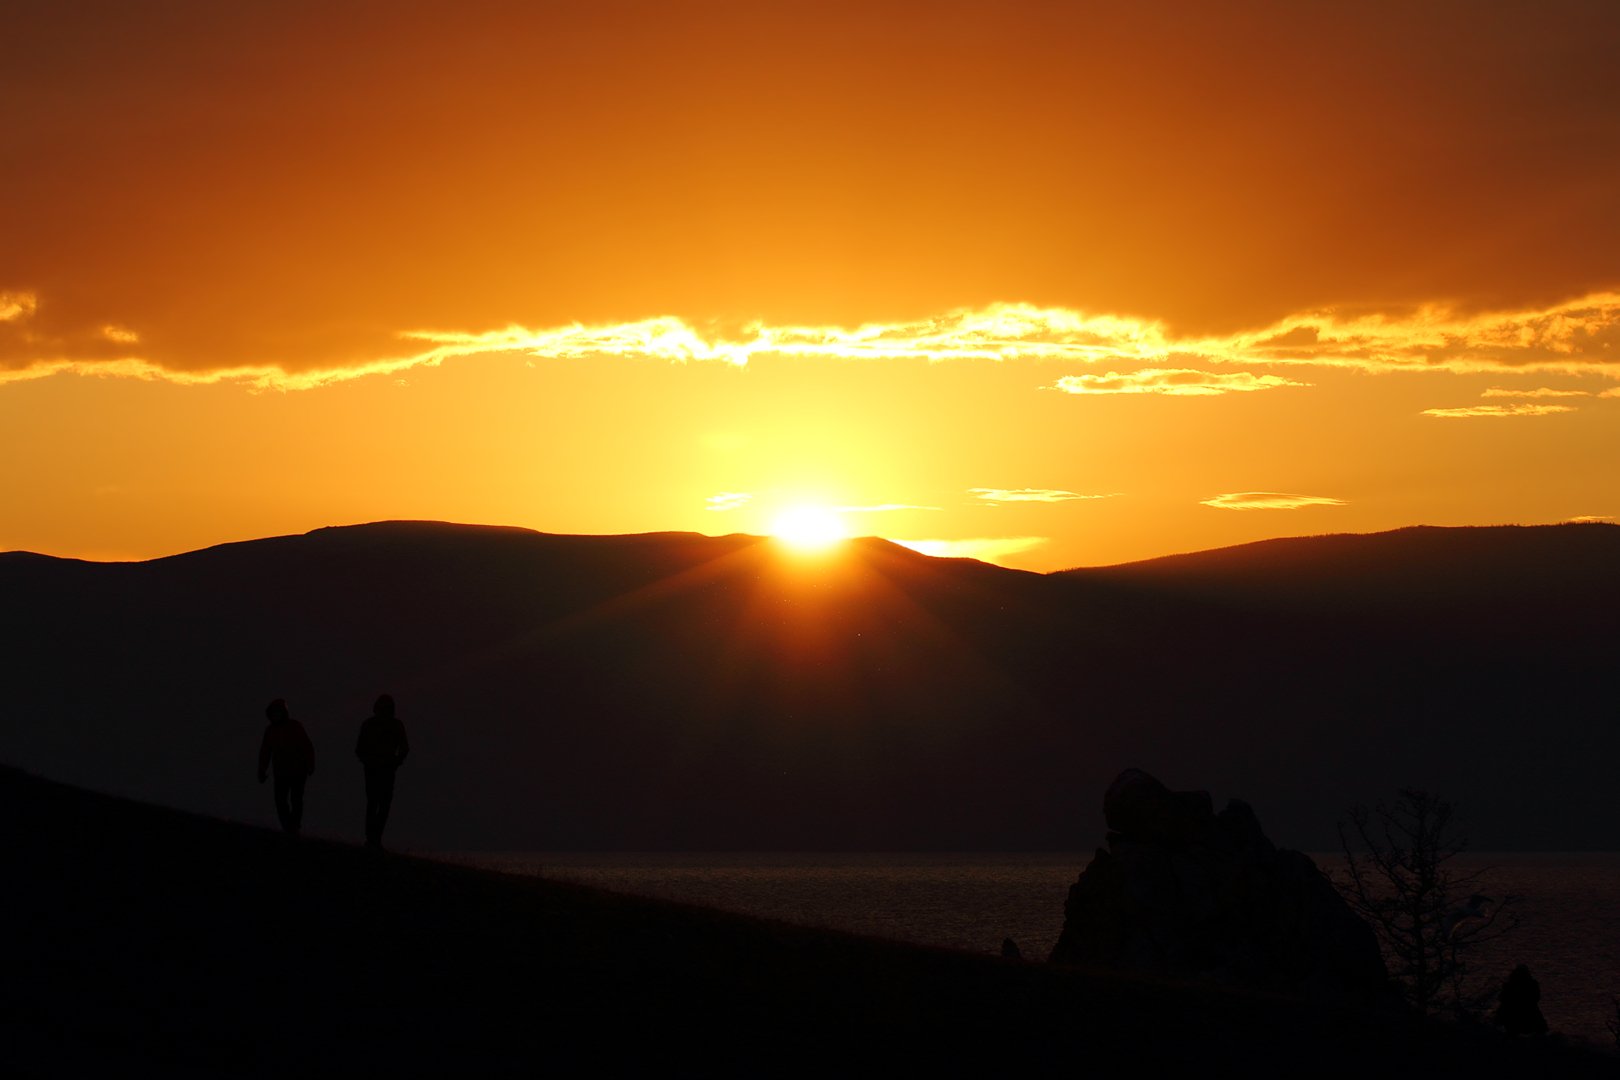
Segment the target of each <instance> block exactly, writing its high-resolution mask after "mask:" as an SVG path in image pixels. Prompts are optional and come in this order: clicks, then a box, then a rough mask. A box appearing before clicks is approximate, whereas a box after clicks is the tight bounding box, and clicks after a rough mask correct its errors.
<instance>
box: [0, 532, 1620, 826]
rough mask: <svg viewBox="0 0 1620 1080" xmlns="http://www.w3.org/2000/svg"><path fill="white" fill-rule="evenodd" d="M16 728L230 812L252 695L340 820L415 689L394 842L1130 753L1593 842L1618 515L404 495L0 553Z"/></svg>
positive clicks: (54, 766)
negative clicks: (1459, 524)
mask: <svg viewBox="0 0 1620 1080" xmlns="http://www.w3.org/2000/svg"><path fill="white" fill-rule="evenodd" d="M0 596H3V597H4V600H5V602H4V610H3V613H0V651H3V655H5V656H6V658H7V667H6V673H7V677H6V683H7V689H6V693H5V694H4V695H3V702H0V710H3V711H0V760H3V761H6V762H9V763H12V764H15V765H19V766H23V767H26V768H29V769H32V770H35V771H38V772H40V773H42V774H45V775H48V776H52V777H57V778H60V779H64V780H68V781H71V782H74V783H78V784H83V785H86V786H90V787H94V788H99V789H103V790H108V791H114V792H118V793H123V794H129V795H135V796H139V797H143V798H147V799H151V800H154V801H159V802H163V803H167V804H170V805H175V806H181V807H186V808H190V809H196V810H201V811H205V812H209V813H213V814H218V815H222V816H226V817H232V818H238V819H246V820H257V821H264V820H269V819H270V806H269V803H270V799H269V795H268V792H267V791H265V790H264V789H261V788H259V787H258V786H257V785H255V784H254V783H253V778H252V769H253V759H254V755H255V752H256V750H257V745H258V739H259V735H260V732H261V730H262V727H263V712H262V710H263V707H264V704H265V702H267V701H268V700H270V699H271V698H274V697H284V698H286V699H287V701H288V703H289V705H290V706H291V709H292V712H293V715H294V716H296V717H298V718H299V719H301V720H302V721H303V723H304V724H305V725H306V727H307V728H308V729H309V731H310V734H311V736H312V738H313V739H314V742H315V744H316V747H317V772H316V774H315V776H314V778H313V779H312V780H311V783H310V788H309V809H308V812H307V817H306V827H307V828H309V829H311V830H313V831H315V832H320V833H327V834H331V835H345V836H346V835H352V834H353V833H355V832H357V831H358V828H359V818H360V812H361V809H362V801H361V795H360V780H359V775H358V773H359V769H358V766H357V764H356V763H355V762H354V759H353V757H352V747H353V739H354V737H355V733H356V731H357V729H358V725H359V722H360V720H361V719H363V718H364V717H365V715H366V714H367V711H368V709H369V705H370V702H371V700H372V698H373V697H374V696H375V695H376V694H377V693H378V692H381V691H384V690H386V691H388V692H390V693H392V694H393V695H394V696H395V698H396V699H397V700H398V701H399V705H400V714H401V716H402V718H403V719H404V721H405V723H406V725H407V728H408V730H409V731H410V734H411V739H412V744H413V755H412V758H411V760H410V761H409V762H408V763H407V764H406V766H405V767H404V770H403V772H402V773H401V777H400V783H399V795H398V797H397V799H396V804H395V817H394V819H393V821H392V823H391V825H390V835H389V839H390V841H391V843H393V844H396V845H399V846H405V847H412V848H421V849H428V848H432V849H474V848H477V849H484V850H495V849H530V850H545V849H567V848H574V849H613V848H618V849H658V848H667V849H718V848H730V849H794V848H800V849H839V848H842V849H864V850H884V849H918V848H949V849H958V850H973V849H1008V848H1015V849H1042V848H1045V849H1073V848H1084V847H1089V846H1091V845H1092V844H1094V843H1095V842H1097V841H1098V840H1100V837H1099V836H1097V835H1095V834H1094V833H1093V832H1091V831H1089V830H1090V829H1092V828H1094V827H1093V826H1090V825H1081V824H1079V823H1088V822H1090V821H1092V820H1093V819H1094V817H1095V815H1094V813H1092V812H1091V809H1090V808H1091V805H1092V803H1093V802H1094V800H1095V798H1096V793H1097V792H1099V791H1101V790H1102V789H1103V787H1104V786H1106V783H1107V781H1108V779H1109V778H1111V777H1112V776H1113V775H1115V774H1116V773H1117V772H1118V771H1119V770H1120V768H1122V767H1124V766H1127V765H1136V766H1140V767H1143V768H1146V769H1149V770H1151V771H1152V772H1154V773H1155V774H1156V775H1159V776H1161V777H1163V778H1165V779H1166V781H1167V782H1169V783H1171V784H1173V785H1174V786H1178V787H1208V788H1211V789H1212V790H1214V791H1215V792H1216V794H1217V796H1223V795H1227V794H1239V795H1242V796H1243V797H1245V798H1249V799H1251V800H1253V801H1255V802H1257V803H1263V804H1264V805H1266V806H1268V807H1270V808H1274V809H1272V810H1271V811H1270V813H1269V814H1268V822H1267V824H1268V829H1269V830H1270V831H1271V832H1272V833H1273V834H1274V835H1275V836H1276V837H1277V838H1278V840H1279V841H1280V842H1282V843H1285V844H1288V845H1290V846H1298V847H1306V848H1318V849H1320V848H1322V847H1325V846H1329V845H1331V843H1332V838H1333V823H1334V821H1335V820H1337V819H1338V818H1340V817H1342V816H1343V814H1344V810H1345V808H1346V807H1347V806H1349V805H1350V804H1352V803H1354V802H1362V801H1373V800H1376V799H1378V798H1382V797H1386V796H1388V795H1389V794H1390V793H1392V791H1393V789H1394V788H1395V787H1396V786H1399V785H1413V786H1423V787H1429V788H1431V789H1434V790H1437V791H1441V792H1443V793H1445V794H1446V795H1448V796H1449V797H1451V798H1452V799H1453V800H1454V801H1455V802H1456V803H1457V804H1458V806H1459V810H1460V815H1461V817H1462V820H1463V821H1464V823H1465V824H1466V825H1467V826H1469V827H1470V829H1471V831H1472V833H1473V837H1474V840H1475V846H1476V847H1484V848H1528V849H1580V848H1607V847H1612V846H1613V844H1614V843H1615V838H1616V837H1617V836H1620V791H1617V789H1616V785H1614V784H1613V783H1612V782H1611V779H1610V774H1611V771H1612V763H1613V762H1614V761H1615V760H1616V757H1617V753H1616V752H1617V751H1620V725H1617V724H1616V723H1615V712H1614V704H1613V695H1612V680H1613V672H1614V657H1615V656H1616V655H1620V527H1616V526H1608V525H1570V526H1549V527H1537V528H1500V529H1408V530H1400V531H1397V532H1394V533H1385V534H1379V535H1373V536H1338V537H1318V538H1304V539H1296V540H1285V541H1272V542H1267V543H1263V544H1255V545H1246V546H1244V547H1239V548H1230V549H1224V550H1222V551H1216V552H1204V553H1199V554H1195V555H1188V556H1180V557H1175V558H1171V559H1161V560H1153V561H1151V562H1145V563H1137V564H1130V565H1127V566H1121V567H1110V568H1101V569H1090V570H1074V571H1066V572H1062V573H1058V574H1051V575H1045V576H1042V575H1035V574H1028V573H1023V572H1018V571H1011V570H1004V569H1000V568H997V567H993V566H987V565H985V564H981V563H975V562H971V561H967V560H940V559H931V558H927V557H924V556H921V555H918V554H916V553H914V552H911V551H908V550H906V549H904V548H900V547H897V546H895V545H892V544H889V543H886V542H884V541H881V540H874V539H867V540H860V541H852V542H850V543H849V544H847V545H845V547H844V548H843V549H841V550H840V551H839V552H838V553H836V554H832V555H827V556H823V557H806V556H798V555H793V554H791V553H790V552H787V551H785V550H784V549H782V548H781V547H780V546H779V545H777V544H775V543H773V542H772V541H769V540H766V539H761V538H758V537H748V536H728V537H718V538H711V537H703V536H697V535H693V534H679V533H661V534H647V535H638V536H606V537H589V536H556V535H547V534H542V533H535V532H530V531H526V530H520V529H506V528H493V527H478V526H462V525H447V524H441V523H430V522H385V523H378V524H373V525H362V526H350V527H342V528H328V529H320V530H316V531H315V532H312V533H309V534H306V535H303V536H289V537H277V538H272V539H266V540H255V541H248V542H244V543H238V544H227V545H222V546H220V547H215V548H209V549H206V550H203V551H197V552H191V553H187V554H184V555H177V556H173V557H170V558H164V559H156V560H152V561H149V562H141V563H120V564H92V563H83V562H76V561H72V560H61V559H52V558H47V557H44V556H39V555H31V554H27V553H8V554H5V555H0Z"/></svg>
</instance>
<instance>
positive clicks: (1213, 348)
mask: <svg viewBox="0 0 1620 1080" xmlns="http://www.w3.org/2000/svg"><path fill="white" fill-rule="evenodd" d="M41 305H42V299H41V298H40V297H39V296H37V295H36V294H35V293H34V292H32V291H26V290H24V291H13V292H5V293H0V383H3V382H6V381H14V380H17V379H24V378H38V377H40V376H43V375H50V374H54V373H56V372H77V373H79V374H100V375H109V376H117V377H124V378H137V379H165V380H168V381H171V382H176V383H183V384H204V383H220V382H232V383H241V384H244V385H247V386H250V387H254V388H259V389H278V390H296V389H309V388H312V387H317V386H323V385H326V384H329V383H333V382H338V381H342V380H346V379H354V378H361V377H365V376H369V375H378V374H398V373H399V372H402V371H404V370H406V369H409V368H413V367H421V366H436V365H439V364H441V363H443V362H444V361H446V360H452V359H463V358H469V357H476V356H481V355H495V354H513V353H517V354H526V355H528V356H529V357H531V358H532V359H533V360H535V361H549V360H571V359H583V358H587V357H591V358H601V359H615V358H618V359H637V360H657V361H665V362H669V363H680V364H687V363H720V364H728V365H732V366H736V367H742V366H745V365H747V364H748V363H749V362H750V360H752V359H753V358H755V357H759V356H780V357H795V358H806V359H822V360H828V361H855V360H919V361H926V362H930V363H938V362H946V361H955V362H967V361H981V362H1000V361H1008V360H1038V361H1057V362H1064V363H1071V364H1084V365H1093V364H1106V365H1108V368H1109V370H1108V373H1107V374H1104V375H1092V374H1075V375H1065V376H1062V377H1060V378H1059V379H1058V380H1057V381H1056V382H1055V384H1054V387H1055V388H1056V389H1058V390H1061V391H1063V392H1065V393H1072V394H1150V393H1151V394H1170V395H1212V394H1225V393H1235V392H1253V391H1256V390H1270V389H1276V388H1278V387H1288V386H1306V385H1310V384H1309V383H1303V382H1298V381H1295V380H1293V379H1291V378H1287V377H1284V376H1281V375H1275V374H1256V373H1255V372H1254V371H1252V370H1249V369H1252V368H1254V367H1257V366H1261V367H1265V366H1270V367H1289V366H1310V365H1314V366H1318V367H1338V368H1352V369H1358V370H1362V371H1372V372H1389V371H1447V372H1454V373H1479V372H1504V371H1520V372H1532V371H1537V372H1539V371H1547V372H1553V371H1556V372H1563V373H1570V374H1576V373H1603V374H1607V375H1609V376H1611V377H1620V293H1608V292H1605V293H1594V294H1591V295H1588V296H1585V297H1582V298H1580V299H1577V300H1571V301H1568V302H1566V303H1562V304H1555V305H1550V306H1544V307H1537V308H1531V309H1525V310H1517V311H1497V312H1466V311H1462V310H1459V309H1456V308H1453V307H1449V306H1446V305H1439V304H1431V305H1425V306H1421V307H1417V308H1414V309H1409V310H1401V311H1385V312H1372V313H1367V312H1356V313H1351V312H1341V311H1337V310H1335V309H1322V310H1316V311H1309V312H1304V313H1300V314H1295V315H1290V316H1288V317H1286V318H1283V319H1281V320H1278V321H1277V322H1275V323H1272V324H1270V325H1267V326H1264V327H1261V328H1259V329H1257V330H1252V331H1245V332H1241V333H1236V334H1229V335H1224V336H1202V337H1200V336H1177V335H1175V334H1173V333H1172V332H1171V331H1170V330H1169V329H1168V328H1167V327H1166V326H1165V324H1164V323H1162V322H1159V321H1156V320H1152V319H1144V318H1137V317H1131V316H1120V315H1109V314H1095V313H1088V312H1083V311H1078V310H1073V309H1069V308H1059V307H1040V306H1037V305H1033V304H1021V303H998V304H990V305H988V306H986V307H982V308H959V309H956V310H954V311H949V312H945V313H943V314H940V315H937V316H933V317H929V318H922V319H912V320H905V321H896V322H873V323H865V324H862V325H859V326H854V327H845V326H801V325H771V324H768V323H765V322H753V323H748V324H745V325H743V326H741V327H726V326H721V325H719V324H700V323H692V322H688V321H686V320H684V319H682V318H679V317H677V316H675V315H659V316H655V317H651V318H645V319H637V320H633V321H629V322H620V323H600V324H595V325H586V324H584V323H571V324H568V325H564V326H553V327H540V328H531V327H525V326H521V325H518V324H515V323H514V324H510V325H507V326H505V327H502V328H500V329H494V330H483V331H476V330H458V329H406V330H403V331H401V332H399V333H397V334H396V335H395V336H394V339H393V340H394V341H395V342H397V343H399V347H398V349H397V350H395V351H394V352H392V353H390V354H384V355H367V356H356V357H351V358H349V359H347V360H344V361H342V362H335V361H334V362H329V363H326V364H324V365H321V364H316V365H311V366H308V367H297V366H292V365H290V364H287V363H278V362H266V363H261V364H253V365H245V366H244V365H237V366H220V367H217V368H211V369H194V368H181V367H177V366H175V365H174V364H173V363H170V362H168V361H166V360H165V358H164V357H163V356H162V355H161V353H160V352H154V351H150V350H147V351H144V352H141V353H139V354H137V353H136V351H135V350H136V347H137V346H141V345H142V344H143V343H144V342H145V341H146V336H145V335H144V334H143V333H142V332H141V330H140V328H139V327H138V326H134V325H126V323H125V322H109V321H107V320H106V319H100V320H97V321H96V322H94V323H93V324H86V325H85V326H82V327H79V328H77V329H74V328H71V327H69V328H64V327H61V326H56V325H54V324H53V326H52V327H51V328H49V329H47V328H45V327H44V326H41V325H36V324H37V323H38V322H39V320H38V312H39V311H40V310H41ZM368 340H369V339H368ZM1133 364H1135V365H1145V366H1142V367H1140V368H1137V369H1136V370H1129V369H1128V366H1129V365H1133ZM1227 364H1230V365H1233V366H1235V367H1241V368H1242V370H1234V371H1229V372H1228V371H1210V370H1206V367H1207V366H1209V365H1227ZM1188 365H1199V366H1188ZM1553 393H1555V394H1556V393H1561V392H1558V391H1554V392H1553ZM1493 396H1494V395H1493ZM1501 396H1508V394H1507V392H1505V391H1504V392H1503V394H1502V395H1501ZM1531 396H1535V395H1531ZM1542 396H1548V395H1542ZM1605 396H1608V395H1605Z"/></svg>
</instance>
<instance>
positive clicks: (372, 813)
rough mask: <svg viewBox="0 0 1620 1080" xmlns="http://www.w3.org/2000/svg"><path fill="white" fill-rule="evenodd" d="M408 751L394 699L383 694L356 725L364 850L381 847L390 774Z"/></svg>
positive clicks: (389, 797)
mask: <svg viewBox="0 0 1620 1080" xmlns="http://www.w3.org/2000/svg"><path fill="white" fill-rule="evenodd" d="M410 752H411V745H410V743H408V742H406V741H405V725H404V724H402V723H400V722H399V717H397V716H395V715H394V699H393V698H392V697H390V696H388V695H387V694H383V695H382V696H381V697H379V698H378V699H377V701H376V704H374V705H372V707H371V715H370V716H368V717H367V718H366V719H365V722H364V723H362V724H361V725H360V738H359V739H358V740H356V742H355V744H354V756H355V757H357V758H359V759H360V763H361V764H362V765H364V766H365V768H366V847H369V848H380V847H382V834H383V826H384V825H386V824H388V808H389V806H390V805H392V804H393V801H394V771H395V770H396V769H398V768H399V767H400V765H401V764H402V763H403V762H404V761H405V755H407V754H409V753H410Z"/></svg>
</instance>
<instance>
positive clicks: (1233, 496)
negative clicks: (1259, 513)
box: [1199, 491, 1345, 510]
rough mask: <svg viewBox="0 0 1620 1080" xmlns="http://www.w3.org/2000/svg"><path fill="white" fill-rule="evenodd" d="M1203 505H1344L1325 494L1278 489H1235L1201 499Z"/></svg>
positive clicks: (1223, 507)
mask: <svg viewBox="0 0 1620 1080" xmlns="http://www.w3.org/2000/svg"><path fill="white" fill-rule="evenodd" d="M1199 504H1200V505H1202V506H1213V507H1215V508H1216V509H1218V510H1298V509H1300V508H1302V507H1306V506H1343V505H1344V504H1345V503H1344V500H1343V499H1331V498H1328V497H1327V496H1325V495H1284V494H1282V493H1281V492H1276V491H1233V492H1228V493H1227V494H1225V495H1216V496H1215V497H1214V498H1212V499H1200V500H1199Z"/></svg>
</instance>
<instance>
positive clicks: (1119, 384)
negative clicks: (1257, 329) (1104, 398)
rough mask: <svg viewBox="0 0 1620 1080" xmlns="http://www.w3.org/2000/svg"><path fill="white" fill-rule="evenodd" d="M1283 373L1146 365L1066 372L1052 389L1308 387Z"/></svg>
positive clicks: (1187, 392) (1175, 392) (1189, 393)
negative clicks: (1123, 371)
mask: <svg viewBox="0 0 1620 1080" xmlns="http://www.w3.org/2000/svg"><path fill="white" fill-rule="evenodd" d="M1309 385H1311V384H1310V383H1302V382H1294V381H1292V380H1290V379H1285V378H1283V377H1282V376H1280V375H1256V374H1254V373H1252V372H1248V371H1230V372H1226V371H1223V372H1213V371H1192V370H1189V369H1186V368H1177V369H1168V370H1167V369H1161V368H1143V369H1141V370H1140V371H1133V372H1130V373H1128V374H1125V375H1121V374H1119V373H1117V372H1113V371H1110V372H1109V373H1108V374H1106V375H1065V376H1063V377H1062V378H1060V379H1058V381H1057V382H1056V383H1055V384H1053V387H1052V389H1054V390H1061V391H1063V392H1064V393H1065V394H1166V395H1169V396H1171V397H1209V396H1213V395H1216V394H1230V393H1247V392H1250V391H1254V390H1274V389H1276V388H1278V387H1281V386H1309Z"/></svg>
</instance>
